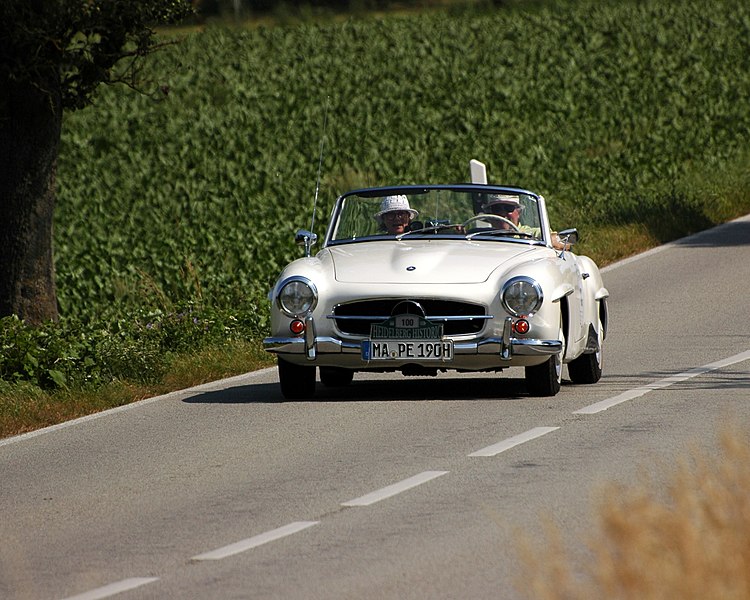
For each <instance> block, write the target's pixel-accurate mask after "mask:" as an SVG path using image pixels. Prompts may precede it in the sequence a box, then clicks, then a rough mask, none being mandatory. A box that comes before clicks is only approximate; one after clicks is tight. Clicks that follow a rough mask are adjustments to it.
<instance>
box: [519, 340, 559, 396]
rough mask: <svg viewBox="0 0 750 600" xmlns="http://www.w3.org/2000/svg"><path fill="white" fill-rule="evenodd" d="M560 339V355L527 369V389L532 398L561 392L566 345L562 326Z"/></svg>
mask: <svg viewBox="0 0 750 600" xmlns="http://www.w3.org/2000/svg"><path fill="white" fill-rule="evenodd" d="M559 339H560V340H562V343H563V344H562V348H561V349H560V353H559V354H555V355H553V356H550V357H549V358H548V359H547V360H545V361H544V362H543V363H542V364H541V365H534V366H533V367H526V389H527V390H528V392H529V394H531V395H532V396H539V397H541V396H554V395H556V394H557V392H559V391H560V387H561V385H562V372H563V357H564V356H565V345H566V344H565V334H564V333H563V329H562V325H560V333H559Z"/></svg>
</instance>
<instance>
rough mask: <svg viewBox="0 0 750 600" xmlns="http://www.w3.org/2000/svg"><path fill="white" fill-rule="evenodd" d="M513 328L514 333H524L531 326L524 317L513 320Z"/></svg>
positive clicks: (527, 331)
mask: <svg viewBox="0 0 750 600" xmlns="http://www.w3.org/2000/svg"><path fill="white" fill-rule="evenodd" d="M513 328H514V329H515V330H516V333H520V334H524V333H529V329H530V328H531V326H530V325H529V322H528V321H527V320H526V319H519V320H518V321H516V322H515V324H514V325H513Z"/></svg>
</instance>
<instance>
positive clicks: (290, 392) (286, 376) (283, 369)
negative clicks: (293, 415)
mask: <svg viewBox="0 0 750 600" xmlns="http://www.w3.org/2000/svg"><path fill="white" fill-rule="evenodd" d="M279 383H281V393H282V394H283V395H284V398H286V399H287V400H304V399H307V398H312V397H313V396H314V395H315V367H314V366H308V365H295V364H294V363H290V362H287V361H286V360H284V359H283V358H281V357H279Z"/></svg>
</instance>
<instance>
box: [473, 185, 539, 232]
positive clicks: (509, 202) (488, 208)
mask: <svg viewBox="0 0 750 600" xmlns="http://www.w3.org/2000/svg"><path fill="white" fill-rule="evenodd" d="M482 212H483V213H486V214H489V215H497V216H498V217H503V218H504V219H508V221H510V222H511V223H513V225H515V226H516V228H517V229H518V231H520V232H521V233H530V234H532V235H538V234H539V233H540V230H539V229H538V228H537V229H535V228H533V227H529V226H528V225H520V224H519V222H520V220H521V213H522V212H523V206H521V201H520V200H519V199H518V196H507V195H505V194H490V195H489V196H487V202H485V203H484V204H483V205H482ZM500 227H501V228H502V229H513V228H512V227H511V226H510V224H509V223H505V222H500Z"/></svg>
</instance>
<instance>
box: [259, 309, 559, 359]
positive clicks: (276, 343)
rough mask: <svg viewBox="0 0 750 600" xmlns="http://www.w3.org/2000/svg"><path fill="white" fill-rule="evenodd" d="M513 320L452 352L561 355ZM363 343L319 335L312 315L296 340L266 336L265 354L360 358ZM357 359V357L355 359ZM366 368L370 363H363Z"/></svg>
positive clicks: (550, 343)
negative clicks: (517, 332) (518, 330)
mask: <svg viewBox="0 0 750 600" xmlns="http://www.w3.org/2000/svg"><path fill="white" fill-rule="evenodd" d="M512 325H513V320H512V319H511V318H510V317H508V318H506V319H505V322H504V324H503V334H502V337H487V338H480V339H477V340H471V341H458V340H455V341H454V342H453V352H454V355H456V356H470V355H483V356H488V355H490V356H496V357H499V358H500V359H501V360H502V361H508V362H509V361H510V360H511V359H513V358H514V357H517V356H518V357H543V356H550V355H554V354H560V352H562V350H563V345H562V342H561V341H560V340H540V339H527V338H517V337H513V335H512V331H513V330H512ZM363 341H364V340H344V339H339V338H336V337H330V336H317V335H316V333H315V321H314V320H313V318H312V317H311V316H308V317H307V318H306V319H305V332H304V334H303V335H301V336H295V337H267V338H265V339H264V340H263V345H264V346H265V349H266V351H268V352H272V353H276V354H281V355H284V354H286V355H297V356H299V355H304V356H305V357H306V358H307V360H309V361H314V360H317V359H318V358H320V357H323V356H330V355H359V356H362V345H363ZM352 358H354V357H352ZM362 365H363V366H366V365H367V361H365V360H364V359H363V360H362Z"/></svg>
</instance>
